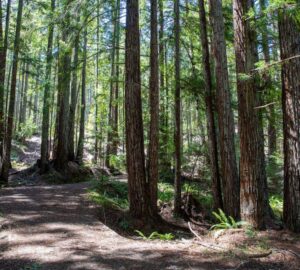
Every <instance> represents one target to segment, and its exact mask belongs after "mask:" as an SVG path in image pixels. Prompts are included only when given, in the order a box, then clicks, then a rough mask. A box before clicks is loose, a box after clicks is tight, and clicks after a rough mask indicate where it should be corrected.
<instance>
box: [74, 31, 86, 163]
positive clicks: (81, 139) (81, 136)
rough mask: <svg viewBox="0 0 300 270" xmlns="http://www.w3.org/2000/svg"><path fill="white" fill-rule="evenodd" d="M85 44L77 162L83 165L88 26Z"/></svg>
mask: <svg viewBox="0 0 300 270" xmlns="http://www.w3.org/2000/svg"><path fill="white" fill-rule="evenodd" d="M83 39H84V44H83V63H82V74H81V106H80V128H79V138H78V148H77V156H76V160H77V161H78V162H79V163H82V159H83V146H84V131H85V130H84V129H85V110H86V101H85V92H86V91H85V89H86V58H87V26H85V30H84V38H83Z"/></svg>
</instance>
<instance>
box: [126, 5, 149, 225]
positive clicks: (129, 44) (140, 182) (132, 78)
mask: <svg viewBox="0 0 300 270" xmlns="http://www.w3.org/2000/svg"><path fill="white" fill-rule="evenodd" d="M126 9H127V16H126V50H125V52H126V53H125V74H126V76H125V77H126V78H125V82H126V83H125V109H126V119H125V123H126V161H127V172H128V193H129V210H130V213H131V215H132V216H133V217H135V218H141V219H147V218H148V217H149V216H150V213H149V207H148V206H149V205H148V203H149V199H148V196H149V194H148V193H147V191H146V172H145V153H144V134H143V119H142V100H141V77H140V76H141V71H140V33H139V1H138V0H127V7H126Z"/></svg>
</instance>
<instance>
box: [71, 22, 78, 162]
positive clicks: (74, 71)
mask: <svg viewBox="0 0 300 270" xmlns="http://www.w3.org/2000/svg"><path fill="white" fill-rule="evenodd" d="M79 18H80V16H78V20H79ZM79 36H80V34H79V32H77V33H76V38H75V40H74V57H73V64H72V82H71V104H70V112H69V141H68V148H69V160H71V161H73V160H74V159H75V142H74V138H75V114H76V105H77V84H78V82H77V71H78V53H79Z"/></svg>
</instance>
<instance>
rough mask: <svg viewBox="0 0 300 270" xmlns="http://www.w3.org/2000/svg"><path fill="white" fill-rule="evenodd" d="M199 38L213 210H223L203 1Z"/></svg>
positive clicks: (200, 8) (202, 4)
mask: <svg viewBox="0 0 300 270" xmlns="http://www.w3.org/2000/svg"><path fill="white" fill-rule="evenodd" d="M199 17H200V38H201V46H202V69H203V75H204V82H205V104H206V115H207V133H208V140H209V160H210V168H211V184H212V194H213V201H214V202H213V208H214V209H218V208H221V209H222V208H223V201H222V190H221V179H220V171H219V160H218V145H217V134H216V124H215V116H214V108H213V90H212V76H211V69H210V56H209V45H208V39H207V23H206V14H205V6H204V1H203V0H199Z"/></svg>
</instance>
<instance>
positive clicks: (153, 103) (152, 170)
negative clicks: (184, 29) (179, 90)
mask: <svg viewBox="0 0 300 270" xmlns="http://www.w3.org/2000/svg"><path fill="white" fill-rule="evenodd" d="M150 50H151V52H150V93H149V98H150V102H149V103H150V130H149V134H150V135H149V151H148V152H149V153H148V155H149V163H148V184H149V192H150V211H151V214H152V215H153V216H156V215H157V182H158V144H159V138H158V133H159V77H158V76H159V75H158V74H159V65H158V42H157V0H152V1H151V45H150Z"/></svg>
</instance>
